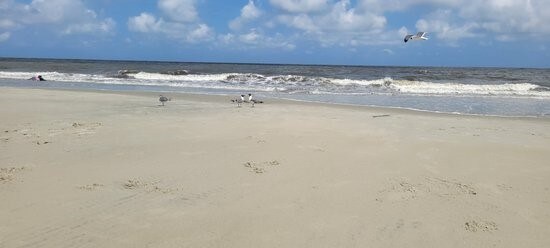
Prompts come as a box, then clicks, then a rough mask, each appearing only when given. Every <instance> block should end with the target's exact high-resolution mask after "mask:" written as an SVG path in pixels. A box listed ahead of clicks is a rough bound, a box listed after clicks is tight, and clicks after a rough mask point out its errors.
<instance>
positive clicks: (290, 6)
mask: <svg viewBox="0 0 550 248" xmlns="http://www.w3.org/2000/svg"><path fill="white" fill-rule="evenodd" d="M269 2H270V3H271V5H273V6H275V7H277V8H279V9H281V10H283V11H286V12H290V13H310V12H317V11H321V10H323V9H325V8H326V7H328V3H327V2H328V0H269Z"/></svg>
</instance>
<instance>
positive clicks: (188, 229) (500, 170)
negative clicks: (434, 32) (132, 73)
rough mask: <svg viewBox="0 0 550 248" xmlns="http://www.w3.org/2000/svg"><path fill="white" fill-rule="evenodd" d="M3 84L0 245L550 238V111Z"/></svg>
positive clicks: (448, 243) (513, 243)
mask: <svg viewBox="0 0 550 248" xmlns="http://www.w3.org/2000/svg"><path fill="white" fill-rule="evenodd" d="M170 97H172V101H171V102H168V103H167V104H166V106H164V107H162V106H159V104H160V103H159V102H158V101H157V99H158V94H154V93H116V92H91V91H62V90H39V89H14V88H0V106H1V108H0V118H1V119H0V247H10V248H11V247H56V248H58V247H239V248H242V247H316V248H317V247H422V248H425V247H438V248H440V247H550V120H549V119H535V118H497V117H476V116H459V115H446V114H431V113H421V112H413V111H404V110H392V109H382V108H367V107H351V106H336V105H332V106H331V105H323V104H310V103H297V102H287V101H274V100H272V101H267V102H266V103H264V104H257V105H256V107H254V108H251V107H250V105H248V104H245V105H244V106H243V107H241V108H238V107H236V105H235V104H232V103H230V102H229V99H230V98H229V97H222V96H197V95H183V94H182V95H176V94H172V95H170Z"/></svg>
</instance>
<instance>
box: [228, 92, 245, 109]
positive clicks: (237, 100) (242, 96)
mask: <svg viewBox="0 0 550 248" xmlns="http://www.w3.org/2000/svg"><path fill="white" fill-rule="evenodd" d="M231 102H236V103H237V107H241V104H242V103H243V102H245V100H244V95H241V98H240V99H239V98H237V99H231Z"/></svg>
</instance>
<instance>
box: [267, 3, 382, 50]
mask: <svg viewBox="0 0 550 248" xmlns="http://www.w3.org/2000/svg"><path fill="white" fill-rule="evenodd" d="M277 20H278V21H279V23H281V24H284V25H286V26H288V27H291V28H294V29H297V30H301V31H305V32H306V33H305V35H307V36H308V37H309V38H310V39H314V40H318V41H319V42H321V43H322V45H323V46H331V45H333V44H341V45H343V46H347V45H351V46H355V45H357V44H367V43H373V42H379V40H375V39H378V36H379V34H381V33H382V32H383V31H384V29H385V26H386V24H387V20H386V18H385V17H384V16H383V15H379V14H377V13H373V12H368V11H364V10H359V9H357V8H355V7H353V6H352V4H351V1H350V0H340V1H336V2H335V3H334V4H332V5H330V6H327V7H325V8H324V11H323V12H320V13H297V14H283V15H279V16H278V17H277Z"/></svg>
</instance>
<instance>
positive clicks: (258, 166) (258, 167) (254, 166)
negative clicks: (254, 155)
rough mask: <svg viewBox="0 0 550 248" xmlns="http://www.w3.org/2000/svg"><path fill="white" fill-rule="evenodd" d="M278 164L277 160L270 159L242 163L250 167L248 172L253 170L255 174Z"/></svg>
mask: <svg viewBox="0 0 550 248" xmlns="http://www.w3.org/2000/svg"><path fill="white" fill-rule="evenodd" d="M277 165H280V163H279V161H277V160H272V161H264V162H260V163H256V162H254V161H249V162H246V163H244V167H246V168H250V172H254V173H256V174H261V173H264V172H266V171H267V169H268V168H270V167H273V166H277Z"/></svg>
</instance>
